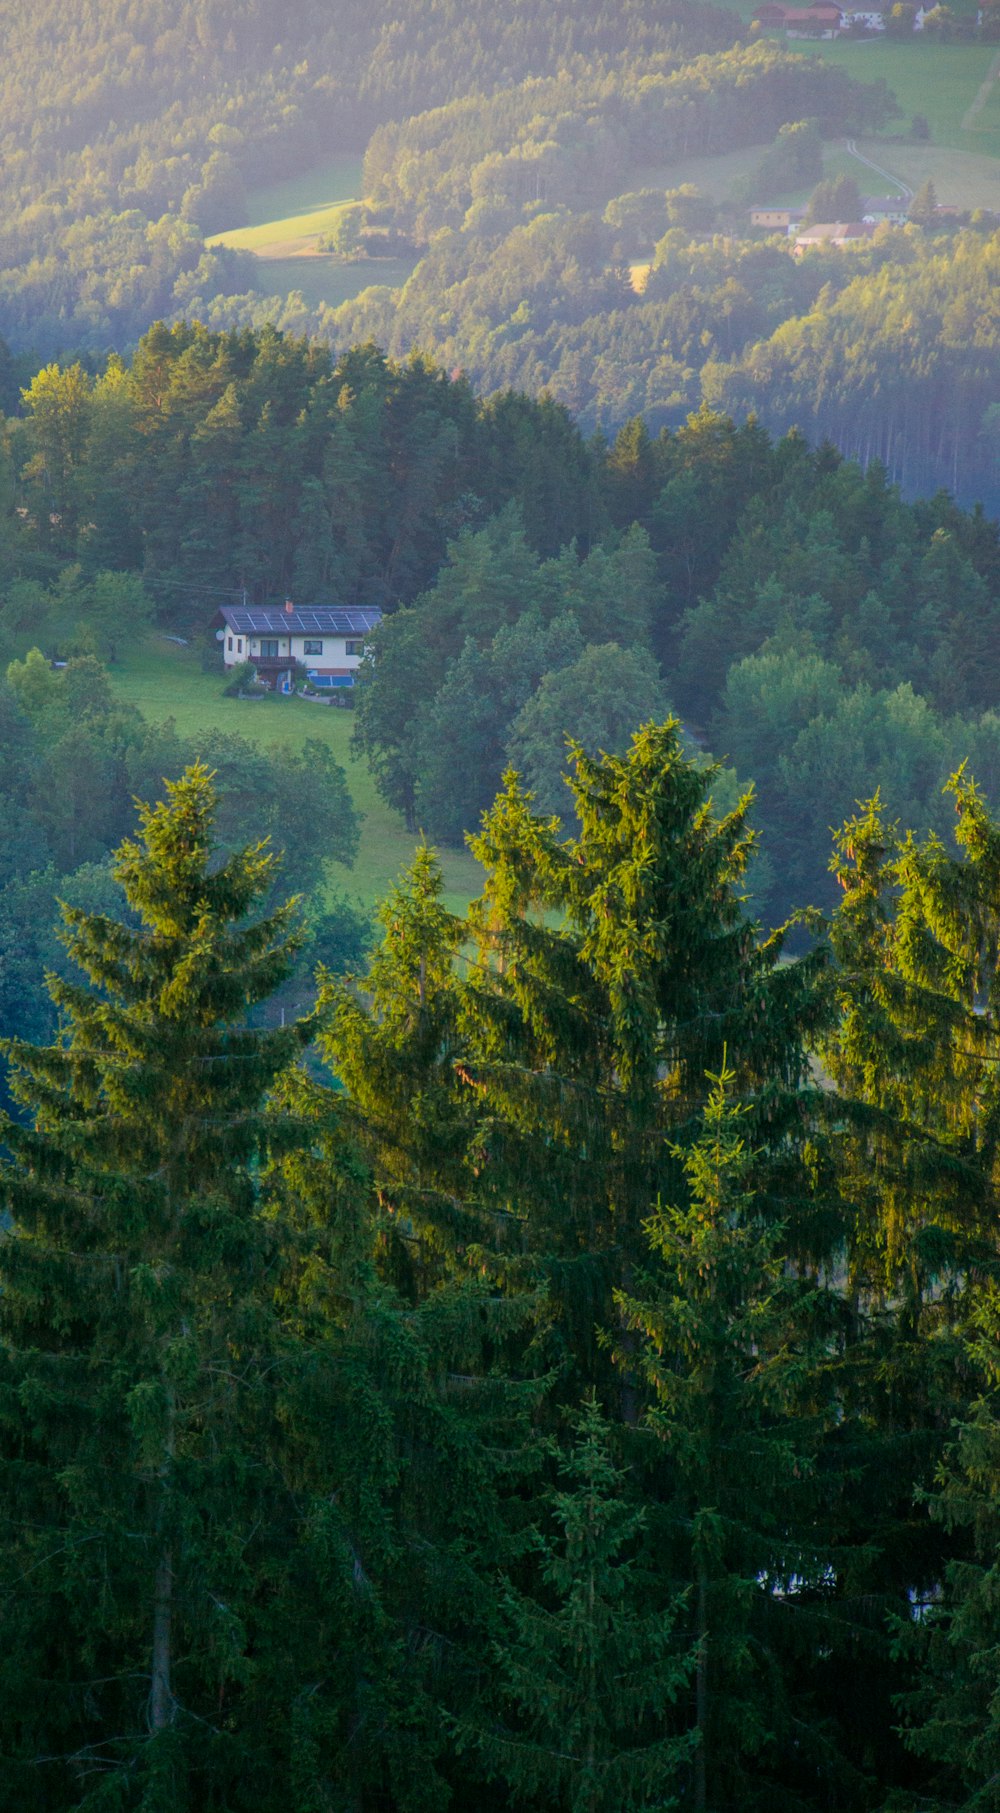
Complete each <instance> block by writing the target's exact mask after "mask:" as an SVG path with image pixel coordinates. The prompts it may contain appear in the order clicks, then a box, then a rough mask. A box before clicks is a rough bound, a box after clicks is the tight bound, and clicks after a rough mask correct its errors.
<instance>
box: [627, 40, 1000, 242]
mask: <svg viewBox="0 0 1000 1813" xmlns="http://www.w3.org/2000/svg"><path fill="white" fill-rule="evenodd" d="M823 48H824V49H830V48H831V47H830V46H829V45H824V47H823ZM862 48H863V47H862ZM998 105H1000V103H998ZM968 136H970V137H971V135H968ZM765 150H766V146H764V145H754V146H751V147H750V148H749V149H748V150H745V151H731V152H727V153H726V154H725V155H724V156H723V157H690V158H685V159H684V160H683V162H681V163H677V164H671V165H669V166H667V165H657V166H655V167H652V166H650V167H647V168H645V169H643V170H642V171H640V172H638V173H637V175H636V178H635V187H636V188H637V189H638V188H677V187H679V186H680V184H681V183H694V185H695V187H696V188H698V189H700V190H701V191H702V193H703V194H705V195H709V196H711V198H712V200H713V201H717V202H724V201H728V200H729V199H730V198H731V196H732V193H733V189H734V187H735V185H736V184H737V182H740V181H742V179H743V178H744V177H745V176H746V175H747V174H748V172H751V171H753V170H754V169H755V168H756V166H757V165H758V164H759V163H760V160H761V158H762V157H763V155H764V151H765ZM858 150H859V151H861V152H863V153H864V155H865V156H866V157H869V158H871V159H872V161H873V162H874V163H876V164H880V165H881V166H882V168H883V169H884V170H887V171H888V172H889V173H890V174H891V175H892V176H894V177H895V179H896V182H895V185H893V184H890V183H888V182H886V181H884V180H883V179H882V178H880V177H878V176H876V174H875V172H874V171H873V170H869V169H868V168H867V167H866V166H865V165H864V164H863V163H861V162H860V161H859V159H858V158H856V157H854V156H853V155H852V154H851V152H850V151H848V149H847V147H846V145H845V144H844V142H843V140H839V141H837V142H830V143H827V144H826V145H825V146H824V148H823V174H824V175H825V176H841V175H843V176H853V177H854V178H855V180H856V181H857V184H858V187H859V188H860V190H861V193H862V194H863V195H888V194H890V193H891V192H892V188H893V186H895V187H896V188H902V187H905V188H908V189H912V190H914V191H915V190H917V189H919V187H920V185H921V183H922V182H925V181H926V180H927V179H928V178H929V179H930V180H931V182H933V184H934V187H935V189H936V190H937V195H938V200H939V201H941V202H948V203H951V204H953V205H954V206H955V207H960V208H969V209H973V208H995V209H998V210H1000V155H998V156H993V155H991V154H990V153H989V152H988V151H987V150H985V149H983V150H980V151H959V150H955V149H954V148H953V147H952V146H950V145H940V144H935V143H933V142H931V143H930V144H914V143H912V142H910V141H909V140H907V139H903V138H897V137H891V136H886V137H885V138H872V139H862V140H859V141H858ZM811 188H812V185H811V184H807V185H806V186H805V187H804V188H802V189H797V190H794V191H793V190H788V191H783V192H782V193H781V194H780V195H779V194H771V193H768V194H767V195H761V196H759V197H757V198H756V199H757V200H759V201H760V202H769V203H772V204H774V205H780V206H784V207H794V206H797V205H798V204H799V203H804V202H806V201H807V200H808V199H809V195H810V192H811Z"/></svg>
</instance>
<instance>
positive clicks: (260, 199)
mask: <svg viewBox="0 0 1000 1813" xmlns="http://www.w3.org/2000/svg"><path fill="white" fill-rule="evenodd" d="M360 197H361V159H360V157H357V156H355V155H353V154H347V153H344V154H341V155H340V156H338V157H333V158H327V159H326V161H325V162H324V163H322V164H317V165H316V166H315V167H314V168H313V169H312V170H306V171H304V172H303V174H302V175H301V176H294V177H290V178H288V179H287V180H286V181H284V182H280V183H267V184H266V185H265V186H264V187H263V188H260V189H253V190H251V191H250V193H249V194H248V195H247V217H248V224H247V225H246V226H245V227H232V228H230V229H229V230H227V231H226V232H224V233H213V235H212V237H211V238H210V239H209V240H208V242H207V243H208V244H209V245H226V246H232V247H233V248H234V249H235V250H237V251H242V252H256V253H257V254H258V256H260V255H261V254H262V253H263V254H265V255H266V253H267V252H268V250H269V248H271V247H272V246H273V247H275V248H277V251H276V253H275V255H276V256H281V255H287V251H288V250H289V249H291V248H296V249H300V248H301V246H302V243H303V242H304V241H315V239H316V237H317V235H318V234H321V233H325V232H329V230H330V228H331V227H332V225H333V223H334V221H335V220H336V219H337V216H338V215H339V214H340V212H341V210H342V209H343V208H345V207H349V206H351V205H352V204H353V203H355V202H357V201H358V200H360ZM283 249H284V252H283Z"/></svg>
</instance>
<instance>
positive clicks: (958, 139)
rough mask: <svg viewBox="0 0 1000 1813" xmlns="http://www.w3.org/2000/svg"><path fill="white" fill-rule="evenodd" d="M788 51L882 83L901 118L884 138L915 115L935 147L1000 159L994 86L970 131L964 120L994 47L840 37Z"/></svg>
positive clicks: (999, 101) (999, 111)
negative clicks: (923, 122)
mask: <svg viewBox="0 0 1000 1813" xmlns="http://www.w3.org/2000/svg"><path fill="white" fill-rule="evenodd" d="M788 48H789V49H790V50H796V51H805V52H807V53H809V54H812V55H815V56H820V57H822V58H823V59H824V61H825V62H828V63H839V64H840V65H841V67H842V68H843V69H846V70H848V71H849V73H850V74H851V75H852V76H855V77H856V78H857V80H858V81H859V82H876V81H878V80H879V78H882V79H883V80H884V81H886V82H887V83H888V85H889V87H890V88H891V89H892V92H893V94H894V95H895V96H896V99H897V101H898V102H899V105H900V107H901V108H902V114H903V117H902V119H901V120H899V121H896V122H894V123H893V124H892V125H890V126H888V127H887V128H886V134H885V137H886V139H887V140H888V139H890V138H892V137H893V136H895V135H898V134H900V133H903V132H904V131H906V129H907V128H908V127H909V124H910V121H911V119H912V118H913V115H914V114H915V113H922V114H923V115H924V118H925V119H926V120H927V121H928V123H929V125H930V129H931V134H932V137H933V139H934V142H935V144H939V145H950V146H951V147H952V149H953V150H956V151H971V152H978V153H980V154H982V153H986V154H987V155H990V156H994V157H1000V96H998V94H997V85H996V83H994V84H993V88H992V90H991V93H990V98H989V100H988V101H987V102H986V104H985V106H984V107H983V108H982V110H981V111H980V112H979V113H978V114H977V115H976V117H975V119H974V121H973V122H972V123H971V125H970V127H969V128H968V129H966V128H964V127H963V125H962V121H963V120H964V118H965V116H966V114H967V113H968V111H969V108H970V107H971V106H972V103H973V101H974V100H975V99H976V96H977V94H978V92H979V89H980V87H981V85H982V83H983V82H984V81H985V80H986V78H987V76H988V75H989V73H990V69H991V67H992V64H993V61H994V58H995V57H996V54H997V47H996V45H995V44H929V43H921V42H920V41H919V40H916V39H914V40H911V41H910V42H903V43H899V44H895V43H889V42H888V41H887V40H886V39H885V38H868V39H862V40H860V41H858V42H852V41H851V40H850V39H846V38H839V39H836V40H835V41H834V42H833V43H832V44H808V43H806V42H804V41H803V42H801V43H799V42H795V43H791V44H789V46H788ZM890 161H891V160H890Z"/></svg>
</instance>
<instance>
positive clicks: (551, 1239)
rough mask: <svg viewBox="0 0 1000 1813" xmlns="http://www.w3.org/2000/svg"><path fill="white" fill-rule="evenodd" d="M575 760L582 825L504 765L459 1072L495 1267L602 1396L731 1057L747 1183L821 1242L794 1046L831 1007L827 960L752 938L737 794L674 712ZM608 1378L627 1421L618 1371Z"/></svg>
mask: <svg viewBox="0 0 1000 1813" xmlns="http://www.w3.org/2000/svg"><path fill="white" fill-rule="evenodd" d="M572 753H573V763H574V775H573V777H572V779H571V782H570V792H571V795H572V798H573V800H574V802H575V806H576V814H577V819H578V821H579V826H580V829H579V834H578V835H577V836H576V837H574V838H570V839H568V840H564V839H562V838H561V837H560V835H559V832H558V826H557V823H556V821H554V820H547V819H543V818H540V817H538V816H537V815H536V814H535V813H534V812H533V810H532V806H531V800H530V795H527V794H525V792H524V790H523V789H522V787H521V785H520V783H519V781H518V779H517V777H516V776H515V775H513V774H511V775H508V777H507V780H506V783H505V789H504V791H503V793H502V794H501V795H500V796H499V798H498V800H497V803H496V805H495V806H494V808H493V810H492V811H491V812H490V813H489V814H488V815H487V816H486V818H485V820H484V824H483V829H482V831H481V833H480V834H479V836H478V837H477V838H475V839H474V840H472V848H473V852H474V854H475V855H476V856H477V857H478V858H479V860H480V862H481V863H482V864H483V866H484V868H485V870H486V883H485V887H484V892H483V895H482V898H481V900H480V901H479V902H478V903H475V904H474V906H473V908H472V909H471V912H470V920H471V926H472V930H473V932H474V935H475V938H476V941H477V944H478V948H479V960H478V964H477V966H476V968H475V970H474V971H473V973H472V974H471V976H470V978H469V981H468V983H467V984H466V985H465V986H464V988H463V993H462V1016H461V1022H460V1026H461V1033H462V1034H463V1035H464V1039H465V1051H464V1054H463V1057H462V1059H461V1060H460V1062H459V1073H460V1074H461V1075H462V1076H463V1077H464V1078H465V1079H466V1081H467V1082H468V1083H469V1084H470V1085H471V1087H472V1090H473V1093H474V1095H475V1097H476V1099H477V1119H476V1154H477V1158H476V1173H475V1180H474V1192H475V1196H476V1200H477V1201H478V1203H479V1204H480V1205H481V1208H482V1209H483V1210H490V1211H491V1212H492V1214H493V1216H494V1218H495V1219H494V1228H495V1230H496V1232H495V1235H494V1239H493V1243H492V1244H493V1250H494V1254H495V1263H496V1266H497V1268H498V1272H499V1274H500V1275H503V1276H506V1277H508V1278H509V1279H511V1280H517V1281H518V1282H520V1283H521V1284H522V1285H524V1284H526V1283H527V1281H528V1280H529V1279H531V1280H533V1281H534V1283H535V1284H536V1285H539V1286H542V1287H543V1288H544V1290H545V1292H546V1294H547V1304H548V1312H547V1315H548V1321H547V1327H546V1329H545V1331H544V1351H545V1352H546V1353H547V1354H548V1355H549V1356H550V1358H551V1359H552V1360H553V1361H558V1363H559V1364H569V1365H571V1366H572V1367H575V1368H578V1369H579V1374H580V1376H581V1380H582V1383H584V1384H586V1383H595V1382H598V1381H601V1380H603V1382H604V1386H606V1387H607V1388H608V1389H611V1388H612V1386H611V1379H610V1375H609V1373H608V1370H607V1363H606V1359H604V1358H602V1355H601V1351H600V1347H599V1340H598V1337H599V1333H600V1331H601V1330H602V1329H604V1330H607V1329H610V1328H612V1327H613V1326H614V1325H615V1323H616V1320H617V1312H616V1311H615V1309H614V1304H613V1293H614V1291H615V1290H616V1289H618V1288H621V1287H623V1286H624V1287H626V1288H627V1287H628V1285H629V1281H630V1278H631V1276H632V1273H633V1271H634V1268H635V1266H636V1264H637V1263H638V1262H639V1260H640V1259H641V1258H642V1256H643V1255H644V1253H645V1251H646V1237H645V1234H644V1231H643V1229H644V1223H645V1220H646V1218H647V1215H648V1213H649V1207H650V1204H651V1203H653V1202H654V1201H655V1200H656V1199H657V1197H658V1196H660V1195H675V1194H677V1192H678V1191H681V1192H682V1191H683V1189H684V1187H685V1185H684V1173H683V1168H682V1166H681V1165H680V1164H679V1161H678V1159H677V1157H676V1155H675V1154H676V1151H677V1150H679V1149H680V1148H682V1147H683V1146H684V1145H686V1143H687V1142H688V1141H689V1140H690V1139H692V1138H694V1137H696V1135H697V1129H698V1125H699V1116H700V1112H701V1108H702V1105H703V1102H704V1098H705V1080H704V1079H705V1076H706V1073H708V1072H717V1071H718V1069H719V1068H720V1066H721V1063H722V1056H723V1052H724V1051H728V1053H729V1064H730V1067H731V1069H732V1072H733V1075H734V1079H735V1080H734V1088H735V1090H736V1092H737V1094H738V1095H739V1097H740V1098H741V1099H742V1100H743V1101H744V1102H745V1103H746V1106H747V1111H748V1116H749V1121H748V1127H749V1137H750V1141H751V1149H752V1151H753V1152H754V1154H755V1158H754V1172H755V1175H754V1184H755V1187H758V1188H759V1189H760V1190H761V1191H762V1192H763V1193H764V1196H765V1197H766V1199H767V1201H768V1204H769V1209H770V1212H771V1213H772V1214H773V1215H774V1216H775V1217H780V1218H781V1219H782V1220H783V1221H784V1222H786V1224H787V1226H788V1229H789V1238H790V1241H791V1243H792V1245H793V1246H794V1247H795V1248H797V1250H799V1251H800V1252H802V1253H808V1252H810V1251H811V1250H813V1249H814V1248H815V1247H816V1246H817V1244H818V1242H819V1239H820V1236H819V1234H818V1232H817V1224H818V1221H819V1211H818V1206H817V1201H816V1191H815V1188H814V1180H813V1178H812V1176H811V1175H807V1170H806V1165H805V1157H806V1146H807V1141H808V1136H809V1131H810V1119H811V1110H812V1107H813V1105H814V1104H815V1103H816V1101H817V1099H818V1092H817V1091H816V1090H815V1089H814V1088H813V1087H812V1086H811V1083H810V1080H809V1076H808V1072H807V1060H806V1056H805V1038H806V1036H807V1034H808V1032H809V1030H810V1028H814V1027H815V1026H817V1025H818V1024H820V1023H822V1020H823V1016H824V1013H825V1011H826V1007H825V1002H824V997H823V993H822V991H821V990H820V989H819V988H818V987H817V981H818V978H819V976H820V975H821V973H822V970H823V964H824V953H823V950H822V947H821V946H817V948H816V950H815V951H814V952H813V953H812V954H811V955H809V956H808V957H805V958H802V959H799V960H798V961H797V962H791V963H783V962H782V961H781V958H782V954H783V952H784V949H785V943H786V934H785V932H778V933H775V934H773V935H772V936H771V937H770V938H767V939H760V938H758V936H757V931H756V927H755V926H754V923H753V921H752V920H751V918H750V916H749V914H748V913H747V910H746V906H745V901H744V899H743V897H742V894H741V883H742V878H743V875H744V873H745V868H746V863H747V860H748V858H749V855H750V852H751V849H752V847H753V841H754V840H753V834H752V832H751V831H750V829H749V825H748V814H749V809H750V799H749V796H748V797H746V798H744V799H742V800H741V801H740V802H739V804H738V806H737V807H736V809H735V810H734V811H733V812H731V813H728V814H717V813H716V812H715V810H714V808H713V803H712V788H713V782H714V781H715V779H716V777H717V773H718V771H717V770H716V769H714V768H709V767H705V766H704V765H702V764H699V763H698V762H697V761H695V760H692V759H691V758H690V757H689V756H688V755H687V753H686V751H685V749H684V747H683V743H682V740H681V735H680V730H679V726H678V725H677V723H676V722H675V721H671V722H668V723H667V724H665V725H662V726H656V725H647V726H645V727H644V728H643V729H642V730H640V731H638V732H637V733H636V735H635V736H634V738H633V739H632V743H631V747H630V748H629V750H628V751H627V752H626V753H625V754H624V755H621V756H610V755H602V756H600V757H598V758H594V759H591V758H588V757H587V756H585V755H584V753H583V751H582V750H580V749H579V748H575V749H574V750H573V752H572ZM602 1388H603V1387H602ZM613 1389H614V1391H615V1393H616V1395H620V1406H621V1410H622V1413H623V1414H624V1415H625V1416H626V1418H629V1419H630V1418H633V1417H634V1415H635V1413H636V1400H635V1391H634V1387H633V1385H631V1384H630V1383H629V1381H628V1377H627V1369H626V1374H625V1376H624V1377H623V1378H619V1379H618V1381H617V1383H616V1384H615V1385H614V1387H613Z"/></svg>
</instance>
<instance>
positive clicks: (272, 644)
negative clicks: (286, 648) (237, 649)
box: [260, 636, 278, 655]
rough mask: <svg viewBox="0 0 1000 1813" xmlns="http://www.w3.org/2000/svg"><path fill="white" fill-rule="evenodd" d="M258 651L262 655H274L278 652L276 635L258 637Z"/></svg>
mask: <svg viewBox="0 0 1000 1813" xmlns="http://www.w3.org/2000/svg"><path fill="white" fill-rule="evenodd" d="M260 652H261V654H262V655H276V654H277V652H278V638H277V636H262V637H261V639H260Z"/></svg>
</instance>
